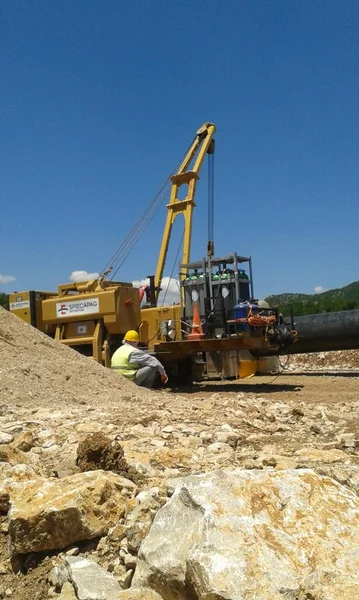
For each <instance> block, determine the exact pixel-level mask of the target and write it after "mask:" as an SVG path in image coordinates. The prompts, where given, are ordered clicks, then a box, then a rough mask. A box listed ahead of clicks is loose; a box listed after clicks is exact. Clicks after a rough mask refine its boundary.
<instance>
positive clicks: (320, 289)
mask: <svg viewBox="0 0 359 600" xmlns="http://www.w3.org/2000/svg"><path fill="white" fill-rule="evenodd" d="M323 292H325V289H324V288H323V287H322V286H321V285H316V286H315V288H314V293H315V294H322V293H323Z"/></svg>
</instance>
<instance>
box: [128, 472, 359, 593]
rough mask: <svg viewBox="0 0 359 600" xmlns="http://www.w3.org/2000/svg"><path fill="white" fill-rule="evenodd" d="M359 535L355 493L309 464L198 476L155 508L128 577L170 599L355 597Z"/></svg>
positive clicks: (358, 590) (358, 585) (358, 501)
mask: <svg viewBox="0 0 359 600" xmlns="http://www.w3.org/2000/svg"><path fill="white" fill-rule="evenodd" d="M358 539H359V498H358V497H357V495H356V494H355V493H353V492H352V491H351V490H349V489H347V488H346V487H344V486H342V485H340V484H339V483H337V482H336V481H333V480H332V479H330V478H329V477H322V476H320V475H317V474H316V473H315V472H314V471H312V470H311V469H302V470H300V469H298V470H280V471H274V470H273V471H258V470H255V471H253V470H251V471H245V470H234V471H216V472H214V473H210V474H206V475H192V476H189V477H187V478H183V479H182V481H181V482H180V483H179V485H178V486H177V488H176V490H175V492H174V494H173V496H172V497H171V499H170V500H169V501H168V502H167V504H166V505H165V506H164V507H163V508H161V509H160V510H159V511H158V512H157V514H156V517H155V519H154V522H153V525H152V527H151V530H150V533H149V535H148V536H147V538H146V539H145V540H144V541H143V543H142V544H141V547H140V551H139V555H138V560H137V568H136V572H135V576H134V580H133V583H132V585H133V587H134V588H145V587H148V588H151V589H153V590H154V591H156V592H157V593H159V594H160V595H162V597H163V599H164V600H183V598H191V600H214V599H215V600H247V599H249V598H258V599H259V598H261V599H263V600H264V599H265V600H284V598H287V599H293V600H294V599H298V598H315V599H316V600H317V599H319V598H320V599H322V598H325V599H326V600H329V599H330V600H344V598H348V599H349V598H351V599H352V598H354V597H356V595H358V594H359V545H358ZM353 590H356V592H354V593H353Z"/></svg>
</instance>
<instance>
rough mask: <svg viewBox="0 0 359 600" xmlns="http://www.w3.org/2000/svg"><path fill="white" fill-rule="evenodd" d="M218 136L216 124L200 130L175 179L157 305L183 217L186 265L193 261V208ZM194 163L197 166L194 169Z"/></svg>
mask: <svg viewBox="0 0 359 600" xmlns="http://www.w3.org/2000/svg"><path fill="white" fill-rule="evenodd" d="M215 132H216V127H215V125H214V124H213V123H204V124H203V125H202V127H200V129H199V130H198V131H197V134H196V137H195V139H194V141H193V143H192V145H191V146H190V148H189V150H188V152H187V154H186V156H185V158H184V160H183V162H182V164H181V165H180V167H179V169H178V171H177V173H175V174H174V175H172V177H171V182H172V187H171V195H170V201H169V204H167V208H168V213H167V218H166V224H165V229H164V234H163V237H162V243H161V249H160V253H159V257H158V262H157V269H156V274H155V289H156V301H157V299H158V295H159V292H160V285H161V280H162V277H163V271H164V268H165V263H166V257H167V252H168V246H169V242H170V239H171V233H172V227H173V223H174V221H175V219H176V217H177V216H178V215H180V214H183V217H184V237H183V253H182V264H185V263H188V262H189V261H190V251H191V235H192V218H193V208H194V207H195V206H196V205H195V201H194V196H195V193H196V183H197V180H198V179H199V172H200V169H201V167H202V165H203V162H204V159H205V156H206V154H213V152H214V139H213V136H214V134H215ZM193 160H194V164H193V167H192V168H191V169H190V168H189V167H190V165H191V163H192V162H193ZM182 185H187V186H188V189H187V195H186V197H185V198H184V200H180V199H179V198H178V191H179V189H180V187H181V186H182ZM180 277H181V279H183V278H184V277H185V274H181V275H180Z"/></svg>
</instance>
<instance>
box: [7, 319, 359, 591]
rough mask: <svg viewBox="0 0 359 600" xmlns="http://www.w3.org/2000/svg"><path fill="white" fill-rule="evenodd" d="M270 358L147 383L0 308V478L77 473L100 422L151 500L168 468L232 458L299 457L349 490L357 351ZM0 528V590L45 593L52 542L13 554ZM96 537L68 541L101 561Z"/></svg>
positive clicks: (355, 442) (289, 461)
mask: <svg viewBox="0 0 359 600" xmlns="http://www.w3.org/2000/svg"><path fill="white" fill-rule="evenodd" d="M281 363H282V367H281V372H280V373H279V374H278V373H273V374H270V375H265V376H263V375H262V376H256V377H253V378H251V379H247V380H240V381H211V382H202V383H197V384H194V385H193V386H191V387H188V386H187V387H185V386H183V387H173V388H171V387H168V388H167V390H156V391H147V390H143V389H140V388H138V387H136V386H135V385H134V384H133V383H131V382H128V381H126V380H125V379H124V378H122V377H121V376H119V375H118V374H117V373H113V372H111V371H110V370H106V369H104V368H103V367H101V366H100V365H98V364H96V363H95V362H94V361H93V360H92V359H89V358H85V357H82V356H80V355H79V354H78V353H76V352H75V351H73V350H71V349H69V348H67V347H65V346H63V345H61V344H59V343H57V342H55V341H53V340H51V339H49V338H48V337H47V336H45V335H43V334H41V333H40V332H38V331H37V330H35V329H33V328H32V327H30V326H28V325H26V324H25V323H23V322H22V321H20V320H19V319H17V318H16V317H15V316H13V315H12V314H10V313H8V312H6V311H5V310H2V309H0V485H1V480H5V479H8V478H9V477H12V476H14V475H13V474H14V469H17V468H18V466H19V463H21V462H24V463H25V464H26V465H27V468H30V467H31V468H32V469H33V470H34V473H35V474H36V476H41V477H47V478H54V477H55V478H59V479H61V477H65V476H68V475H71V474H72V473H78V472H79V466H78V465H77V464H76V456H77V451H78V448H79V446H80V450H81V443H83V440H84V439H85V437H86V436H87V435H89V434H94V433H98V432H101V433H102V434H103V435H105V436H107V437H108V438H109V439H111V440H113V441H114V442H116V443H120V444H121V447H122V448H123V450H124V456H123V457H122V454H121V456H120V454H116V456H115V459H116V461H117V462H118V460H119V459H121V460H122V458H124V460H125V461H126V464H128V465H129V466H130V468H131V469H132V470H133V472H134V473H138V474H140V475H141V477H139V478H138V479H137V481H139V482H140V483H139V490H140V489H151V490H153V489H156V490H159V491H158V492H156V493H157V494H158V497H159V500H158V502H159V503H161V502H163V501H164V500H163V498H164V497H165V496H166V492H165V489H166V482H167V480H169V479H171V478H173V477H178V476H179V475H183V474H189V473H200V472H208V471H211V470H215V469H218V468H221V469H223V468H224V469H226V468H233V467H236V468H238V467H239V468H246V469H253V468H256V469H263V468H275V469H279V468H299V467H303V466H304V467H306V466H309V467H311V468H314V469H316V470H317V471H318V472H321V473H323V474H328V475H330V476H332V477H334V478H336V479H337V480H338V481H340V482H341V483H342V484H344V485H348V486H349V487H351V489H354V490H355V491H357V492H358V491H359V351H348V352H343V351H341V352H331V353H320V354H317V355H300V356H291V357H290V358H288V359H287V358H286V357H282V358H281ZM106 461H107V458H106ZM106 461H104V464H105V463H106V465H105V467H106V468H107V466H108V468H111V465H107V462H106ZM121 464H122V463H121ZM0 496H1V494H0ZM0 499H1V498H0ZM8 537H9V533H8V527H7V517H6V515H5V514H4V515H3V516H2V517H1V522H0V575H1V579H0V598H5V597H9V598H12V599H13V600H28V599H29V598H33V600H44V599H45V598H48V597H49V595H48V592H49V589H50V588H51V585H50V583H49V581H48V575H49V572H50V571H51V569H52V568H53V566H54V565H55V564H56V560H57V556H56V554H57V553H56V552H51V553H48V554H46V553H45V554H44V555H42V556H39V555H31V554H30V555H28V556H26V557H21V560H20V562H17V559H16V558H12V559H10V557H9V554H8V548H9V539H8ZM96 543H97V542H96ZM96 543H95V542H92V543H90V545H87V546H86V544H84V543H82V545H78V547H77V549H76V551H77V552H79V553H80V554H82V553H83V554H84V555H86V556H89V557H92V558H93V559H94V560H96V561H97V562H99V563H100V564H101V565H102V566H104V568H110V567H109V565H110V564H114V561H115V559H116V560H117V559H118V550H116V549H113V548H110V549H108V550H106V548H107V546H106V541H103V542H102V548H101V551H100V550H99V548H97V547H96ZM91 544H92V545H91ZM104 548H105V550H104ZM61 551H66V549H59V552H61ZM70 551H71V549H70ZM116 552H117V554H116ZM114 557H115V558H114ZM116 557H117V558H116ZM111 561H112V563H111ZM120 566H121V565H120ZM111 568H112V567H111ZM50 592H51V590H50ZM52 595H53V597H56V594H55V593H53V594H52Z"/></svg>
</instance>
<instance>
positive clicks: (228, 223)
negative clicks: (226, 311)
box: [0, 0, 359, 297]
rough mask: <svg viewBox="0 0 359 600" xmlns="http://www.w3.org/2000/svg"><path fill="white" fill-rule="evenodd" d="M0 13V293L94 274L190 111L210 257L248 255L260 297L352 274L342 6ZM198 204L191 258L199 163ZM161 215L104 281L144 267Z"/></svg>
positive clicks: (209, 5) (53, 6)
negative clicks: (211, 238)
mask: <svg viewBox="0 0 359 600" xmlns="http://www.w3.org/2000/svg"><path fill="white" fill-rule="evenodd" d="M1 23H2V25H1V29H2V32H1V41H0V46H1V52H0V72H1V79H2V82H1V83H2V85H1V95H0V115H1V116H0V118H1V140H2V143H1V147H0V152H1V165H2V168H1V171H2V174H1V178H0V193H1V214H0V257H1V258H0V273H1V276H0V291H4V292H10V291H12V290H14V289H16V290H25V289H48V290H52V289H56V287H57V285H58V284H60V283H65V282H66V281H68V280H69V277H70V274H71V273H72V272H73V271H76V270H85V271H88V272H98V271H101V270H102V269H103V267H104V266H105V265H106V264H107V262H108V260H109V259H110V257H111V255H112V254H113V252H114V251H115V250H116V248H117V247H118V246H119V245H120V243H121V242H122V241H123V239H124V238H125V236H126V235H127V233H128V231H129V230H130V229H131V228H132V226H133V225H134V223H135V222H136V221H137V219H138V218H139V216H140V215H141V213H142V211H143V210H144V209H145V208H146V206H147V205H148V203H149V202H150V201H151V200H152V198H153V197H154V196H155V194H156V192H157V191H158V189H159V188H160V186H161V184H162V183H163V181H164V180H165V179H166V177H167V176H168V175H169V174H170V172H171V171H172V169H173V167H174V166H175V165H176V164H177V162H178V161H179V159H180V158H181V157H182V155H183V153H184V151H185V149H186V148H187V147H188V145H189V143H190V141H191V140H192V138H193V137H194V135H195V132H196V130H197V129H198V127H200V125H202V123H203V122H204V121H212V122H214V123H215V124H216V126H217V130H218V131H217V135H216V158H215V204H216V208H215V246H216V254H217V255H223V254H226V253H227V252H231V251H237V252H238V253H240V254H244V255H252V258H253V271H254V284H255V293H256V295H257V296H258V297H264V296H266V295H268V294H272V293H280V292H303V293H312V292H313V291H314V288H316V287H318V286H321V287H322V288H324V289H331V288H335V287H341V286H343V285H346V284H348V283H351V282H352V281H356V280H358V279H359V276H358V269H357V264H358V246H359V241H358V239H359V238H358V233H357V229H358V216H359V215H358V212H359V209H358V192H359V169H358V159H359V121H358V105H359V27H358V23H359V3H358V2H357V1H356V0H337V1H334V0H290V1H288V0H277V1H270V0H266V1H265V0H258V1H250V0H211V1H210V0H191V1H189V0H166V1H165V0H132V1H130V0H122V1H121V0H61V1H60V0H57V1H53V2H48V1H43V0H40V1H36V0H32V1H29V0H26V1H25V0H7V1H6V0H5V1H4V2H2V3H1ZM196 200H197V208H196V210H195V216H194V231H193V243H192V259H193V260H196V259H198V258H200V257H201V256H202V255H204V254H205V250H206V242H207V204H206V203H207V174H206V168H205V167H204V169H203V171H202V177H201V180H200V182H199V185H198V193H197V196H196ZM165 216H166V208H165V207H164V206H163V208H161V209H160V211H159V212H158V214H157V215H156V218H155V219H154V221H153V222H152V223H151V226H150V227H149V229H148V230H147V232H146V233H145V235H144V236H143V237H142V238H141V240H140V242H139V243H138V245H137V246H136V248H135V250H134V251H133V253H132V254H131V255H130V257H129V258H128V260H127V262H126V263H125V264H124V265H123V268H122V270H121V272H119V273H118V279H120V280H122V281H127V280H128V281H132V280H137V279H141V278H143V277H145V276H146V275H148V274H150V273H154V271H155V268H156V262H157V256H158V251H159V246H160V241H161V236H162V232H163V226H164V221H165ZM180 235H181V227H180V223H177V224H176V228H175V231H174V236H173V244H172V246H171V249H170V252H169V257H168V262H167V268H166V270H165V275H169V274H170V273H171V271H172V267H173V264H174V262H175V255H176V253H177V246H178V240H179V239H180ZM176 271H177V267H175V270H174V272H176ZM9 278H10V279H11V278H15V281H14V280H11V281H9ZM6 282H7V283H6Z"/></svg>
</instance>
